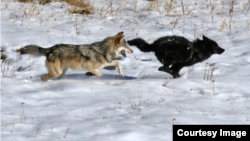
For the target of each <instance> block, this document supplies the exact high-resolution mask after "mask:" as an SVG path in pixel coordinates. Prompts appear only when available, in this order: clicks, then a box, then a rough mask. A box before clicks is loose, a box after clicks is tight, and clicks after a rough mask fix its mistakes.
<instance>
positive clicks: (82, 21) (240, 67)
mask: <svg viewBox="0 0 250 141" xmlns="http://www.w3.org/2000/svg"><path fill="white" fill-rule="evenodd" d="M110 2H112V5H111V8H110ZM160 2H162V3H163V4H159V5H157V4H155V5H152V4H153V3H152V2H148V1H146V0H137V2H135V1H134V0H116V1H110V0H107V1H105V0H95V1H93V2H92V1H91V3H92V4H94V14H91V15H79V14H70V13H68V7H67V4H66V3H64V2H63V3H62V2H52V3H49V4H46V5H38V4H31V3H26V4H24V3H19V2H14V1H10V0H4V1H2V2H1V46H5V48H6V51H5V52H3V53H4V54H6V55H7V56H8V59H7V60H5V61H4V62H2V63H1V66H2V67H1V72H2V74H1V139H2V140H4V141H9V140H17V141H23V140H25V141H34V140H81V141H82V140H84V141H85V140H86V141H90V140H103V141H104V140H109V141H112V140H114V141H139V140H141V141H151V140H155V141H170V140H172V125H174V124H250V121H249V120H250V102H249V97H250V89H249V86H250V81H249V80H250V71H249V68H250V51H249V44H250V20H249V19H250V17H249V14H250V13H249V12H248V11H247V9H248V10H249V8H250V4H247V2H248V0H237V2H235V4H234V9H233V11H234V12H233V13H231V14H229V10H230V4H231V2H230V1H223V0H190V1H184V7H185V13H184V14H183V11H182V5H181V0H177V1H176V3H173V4H172V6H173V9H172V10H171V9H170V10H169V5H168V4H169V1H159V3H160ZM166 2H167V3H166ZM165 5H167V6H165ZM213 6H215V8H214V10H212V7H213ZM108 7H109V8H108ZM150 7H151V8H152V9H150ZM155 7H156V8H155ZM118 8H119V9H118ZM211 11H212V12H211ZM120 31H124V34H125V39H126V40H130V39H133V38H136V37H141V38H143V39H145V40H146V41H148V42H149V43H152V42H153V41H154V40H156V39H157V38H159V37H162V36H171V35H179V36H184V37H186V38H187V39H189V40H194V39H195V38H200V39H202V35H203V34H204V35H206V36H208V37H209V38H211V39H213V40H215V41H216V42H217V43H218V45H219V46H221V47H222V48H224V49H225V52H224V53H223V54H221V55H213V56H212V57H211V58H209V59H208V60H205V61H204V62H202V63H197V64H195V65H193V66H191V67H186V68H183V69H182V70H181V71H180V74H181V78H178V79H172V76H171V75H169V74H167V73H164V72H159V71H158V68H159V67H160V66H162V65H161V63H160V62H159V61H158V60H157V59H156V57H155V56H154V53H142V52H140V51H139V50H138V49H137V48H135V47H133V46H131V47H130V48H131V49H133V51H134V53H133V54H128V55H127V57H126V58H124V57H122V60H120V61H119V62H120V63H121V65H122V67H123V72H124V75H125V77H124V78H121V77H120V76H119V74H118V72H117V69H116V70H104V69H99V70H100V72H101V73H102V74H103V75H102V76H101V77H99V78H88V77H87V76H85V75H84V74H85V73H86V72H85V71H75V70H68V71H67V73H66V75H65V78H64V79H62V80H57V79H52V80H49V81H48V82H45V83H44V82H41V80H40V77H41V76H43V75H45V74H46V73H47V70H46V68H45V66H44V61H45V57H40V58H35V57H32V56H29V55H23V56H20V55H18V54H17V53H16V52H14V50H15V49H18V48H20V47H22V46H25V45H29V44H36V45H39V46H43V47H50V46H52V45H54V44H58V43H70V44H86V43H92V42H96V41H100V40H102V39H104V38H106V37H107V36H114V35H116V34H117V33H118V32H120ZM143 59H147V60H148V59H150V60H149V61H142V60H143ZM19 67H22V68H24V70H21V71H17V69H18V68H19ZM213 68H214V71H213V75H212V77H211V72H212V69H213Z"/></svg>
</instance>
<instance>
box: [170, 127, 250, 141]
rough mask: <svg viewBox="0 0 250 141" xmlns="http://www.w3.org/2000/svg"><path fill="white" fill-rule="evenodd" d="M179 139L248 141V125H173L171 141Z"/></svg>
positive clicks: (249, 129)
mask: <svg viewBox="0 0 250 141" xmlns="http://www.w3.org/2000/svg"><path fill="white" fill-rule="evenodd" d="M179 139H192V141H195V140H197V141H198V140H199V141H200V139H209V140H212V141H217V140H218V141H219V140H220V141H221V139H233V141H238V140H239V141H250V125H173V141H177V140H179Z"/></svg>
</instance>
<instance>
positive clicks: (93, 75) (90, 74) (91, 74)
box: [85, 72, 96, 77]
mask: <svg viewBox="0 0 250 141" xmlns="http://www.w3.org/2000/svg"><path fill="white" fill-rule="evenodd" d="M85 75H86V76H88V77H96V75H95V74H94V73H92V72H86V73H85Z"/></svg>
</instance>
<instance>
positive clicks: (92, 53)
mask: <svg viewBox="0 0 250 141" xmlns="http://www.w3.org/2000/svg"><path fill="white" fill-rule="evenodd" d="M16 51H17V52H20V54H30V55H33V56H46V61H45V65H46V67H47V69H48V74H47V75H45V76H43V77H41V79H42V81H47V80H48V79H50V78H56V77H59V79H60V78H63V77H64V75H65V73H66V71H67V69H68V68H71V69H73V70H87V71H89V72H87V73H86V74H85V75H87V76H89V77H99V76H101V73H100V72H99V71H98V70H97V68H101V67H106V66H116V67H118V72H119V75H120V76H122V77H123V76H124V74H123V72H122V68H121V64H120V63H119V62H118V61H113V59H114V58H116V57H117V56H118V55H119V54H122V55H123V56H125V57H126V52H127V53H133V51H132V50H131V49H130V48H129V47H128V46H127V43H126V41H125V40H124V36H123V32H119V33H118V34H117V35H115V36H113V37H107V38H105V39H103V40H102V41H99V42H95V43H92V44H83V45H73V44H56V45H54V46H52V47H50V48H42V47H40V46H37V45H27V46H25V47H23V48H21V49H18V50H16Z"/></svg>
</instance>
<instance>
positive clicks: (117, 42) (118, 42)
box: [115, 36, 124, 45]
mask: <svg viewBox="0 0 250 141" xmlns="http://www.w3.org/2000/svg"><path fill="white" fill-rule="evenodd" d="M123 37H124V36H118V37H116V38H115V45H117V44H121V42H122V39H123Z"/></svg>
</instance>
